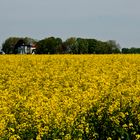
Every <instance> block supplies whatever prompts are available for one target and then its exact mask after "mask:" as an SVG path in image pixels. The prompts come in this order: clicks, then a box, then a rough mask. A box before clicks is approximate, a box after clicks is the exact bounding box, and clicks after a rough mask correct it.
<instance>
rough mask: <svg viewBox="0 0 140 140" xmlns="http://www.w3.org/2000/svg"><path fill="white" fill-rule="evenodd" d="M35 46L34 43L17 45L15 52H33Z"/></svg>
mask: <svg viewBox="0 0 140 140" xmlns="http://www.w3.org/2000/svg"><path fill="white" fill-rule="evenodd" d="M35 51H36V46H35V45H34V44H29V45H26V44H22V45H20V46H18V48H17V53H18V54H35Z"/></svg>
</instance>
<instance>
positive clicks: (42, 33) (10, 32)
mask: <svg viewBox="0 0 140 140" xmlns="http://www.w3.org/2000/svg"><path fill="white" fill-rule="evenodd" d="M10 36H17V37H26V36H27V37H32V38H35V39H43V38H45V37H49V36H55V37H60V38H62V39H64V40H65V39H67V38H69V37H71V36H73V37H85V38H96V39H98V40H103V41H107V40H116V41H117V42H118V43H120V45H121V47H140V0H0V46H1V44H2V42H4V41H5V39H7V38H8V37H10Z"/></svg>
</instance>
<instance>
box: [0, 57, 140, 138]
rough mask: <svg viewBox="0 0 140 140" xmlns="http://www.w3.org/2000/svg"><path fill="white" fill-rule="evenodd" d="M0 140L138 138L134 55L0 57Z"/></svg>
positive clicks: (138, 66)
mask: <svg viewBox="0 0 140 140" xmlns="http://www.w3.org/2000/svg"><path fill="white" fill-rule="evenodd" d="M0 139H1V140H8V139H10V140H16V139H19V140H20V139H21V140H23V139H25V140H31V139H32V140H33V139H37V140H47V139H48V140H54V139H56V140H58V139H59V140H61V139H62V140H116V139H118V140H119V139H120V140H121V139H125V140H131V139H134V140H139V139H140V55H1V56H0Z"/></svg>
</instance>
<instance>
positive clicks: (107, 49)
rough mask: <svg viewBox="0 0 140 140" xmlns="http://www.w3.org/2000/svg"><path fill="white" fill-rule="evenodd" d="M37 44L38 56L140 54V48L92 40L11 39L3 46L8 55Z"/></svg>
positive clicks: (71, 38)
mask: <svg viewBox="0 0 140 140" xmlns="http://www.w3.org/2000/svg"><path fill="white" fill-rule="evenodd" d="M23 43H24V44H26V45H29V44H35V46H36V54H116V53H124V54H128V53H140V48H130V49H128V48H122V49H121V47H120V45H119V44H118V43H116V41H114V40H109V41H100V40H97V39H91V38H88V39H87V38H76V37H70V38H68V39H66V40H65V41H62V39H61V38H55V37H48V38H44V39H42V40H35V39H32V38H29V37H25V38H19V37H9V38H8V39H6V40H5V41H4V43H3V44H2V51H4V52H5V53H6V54H16V53H17V48H18V46H21V45H22V44H23Z"/></svg>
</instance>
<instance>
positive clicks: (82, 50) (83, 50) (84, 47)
mask: <svg viewBox="0 0 140 140" xmlns="http://www.w3.org/2000/svg"><path fill="white" fill-rule="evenodd" d="M77 44H78V54H87V53H88V42H87V40H86V39H82V38H77Z"/></svg>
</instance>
